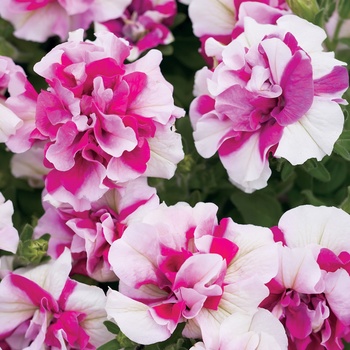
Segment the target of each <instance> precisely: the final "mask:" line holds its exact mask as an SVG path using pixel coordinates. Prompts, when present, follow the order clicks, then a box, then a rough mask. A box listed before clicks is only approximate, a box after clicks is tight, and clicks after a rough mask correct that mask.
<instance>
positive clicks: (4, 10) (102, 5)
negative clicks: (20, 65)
mask: <svg viewBox="0 0 350 350" xmlns="http://www.w3.org/2000/svg"><path fill="white" fill-rule="evenodd" d="M130 2H131V0H118V1H113V0H2V1H1V2H0V15H1V17H3V18H4V19H6V20H8V21H9V22H11V23H12V24H13V26H14V27H15V31H14V35H15V36H17V37H18V38H21V39H25V40H32V41H37V42H44V41H46V40H47V39H48V38H49V37H51V36H53V35H58V36H59V37H60V38H61V40H65V39H67V37H68V33H69V31H73V30H76V29H78V28H83V29H87V28H88V27H89V26H90V24H91V23H92V22H93V21H108V20H110V19H112V18H116V17H119V16H120V15H121V14H122V13H123V11H124V10H125V8H126V7H127V6H128V5H129V3H130Z"/></svg>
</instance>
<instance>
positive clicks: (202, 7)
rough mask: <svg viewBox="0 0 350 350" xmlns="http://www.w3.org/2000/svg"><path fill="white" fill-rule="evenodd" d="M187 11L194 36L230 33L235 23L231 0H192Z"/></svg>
mask: <svg viewBox="0 0 350 350" xmlns="http://www.w3.org/2000/svg"><path fill="white" fill-rule="evenodd" d="M188 11H189V16H190V18H191V21H192V24H193V32H194V34H195V35H196V36H198V37H201V36H203V35H205V34H211V35H229V34H231V32H232V29H233V27H234V24H235V10H234V7H233V1H232V0H192V1H191V3H190V5H189V8H188Z"/></svg>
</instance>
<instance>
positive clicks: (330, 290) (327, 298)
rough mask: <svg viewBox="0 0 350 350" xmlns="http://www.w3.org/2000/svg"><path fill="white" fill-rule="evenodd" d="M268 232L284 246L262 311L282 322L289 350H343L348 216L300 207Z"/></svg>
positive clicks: (348, 316) (349, 281)
mask: <svg viewBox="0 0 350 350" xmlns="http://www.w3.org/2000/svg"><path fill="white" fill-rule="evenodd" d="M272 231H273V232H274V234H275V239H276V240H277V241H281V242H283V246H279V247H278V249H279V257H280V258H279V271H278V274H277V276H276V277H275V278H273V279H272V281H270V282H269V283H268V287H269V289H270V295H269V297H268V298H266V299H265V300H264V301H263V303H262V304H261V306H263V307H265V308H267V309H268V310H270V311H271V312H272V313H273V314H274V315H275V316H276V317H277V318H279V320H280V321H281V322H282V324H283V325H284V327H285V329H286V332H287V335H288V340H289V348H290V349H298V350H305V349H318V348H321V347H322V348H324V349H329V350H330V349H332V350H335V349H343V340H346V341H349V340H350V301H349V297H348V291H349V288H350V215H349V214H347V213H345V212H344V211H342V210H341V209H338V208H335V207H313V206H310V205H304V206H300V207H297V208H294V209H291V210H289V211H288V212H286V213H285V214H284V215H283V216H282V217H281V219H280V221H279V223H278V227H274V228H272Z"/></svg>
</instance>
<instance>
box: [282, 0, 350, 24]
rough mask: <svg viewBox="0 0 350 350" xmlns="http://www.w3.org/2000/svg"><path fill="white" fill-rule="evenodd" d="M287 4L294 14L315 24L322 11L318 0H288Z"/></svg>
mask: <svg viewBox="0 0 350 350" xmlns="http://www.w3.org/2000/svg"><path fill="white" fill-rule="evenodd" d="M286 2H287V4H288V6H289V7H290V9H291V10H292V11H293V13H295V14H296V15H297V16H299V17H301V18H304V19H306V20H307V21H309V22H313V21H314V19H315V16H316V14H317V13H318V12H319V11H320V9H319V7H318V4H317V1H316V0H286ZM344 2H345V1H344Z"/></svg>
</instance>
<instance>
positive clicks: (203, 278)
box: [106, 202, 277, 348]
mask: <svg viewBox="0 0 350 350" xmlns="http://www.w3.org/2000/svg"><path fill="white" fill-rule="evenodd" d="M216 211H217V207H216V206H215V205H213V204H211V203H198V204H197V205H196V206H195V207H193V208H192V207H191V206H189V205H188V204H187V203H182V202H179V203H177V204H176V205H174V206H170V207H167V206H166V205H164V204H161V205H160V206H159V208H158V209H156V210H153V211H150V212H149V213H147V214H146V215H145V216H144V218H143V220H142V221H140V222H132V223H130V225H129V226H128V227H127V229H126V230H125V232H124V234H123V236H122V237H121V239H119V240H117V241H115V242H114V243H113V244H112V247H111V249H110V252H109V262H110V264H111V265H112V268H113V271H114V272H115V273H116V275H117V276H118V277H119V280H120V281H119V291H114V290H110V291H109V292H108V296H107V305H106V310H107V313H108V316H109V317H110V318H112V319H114V320H115V321H116V323H117V325H118V326H119V327H120V329H121V331H122V332H123V333H124V334H125V335H126V336H127V337H129V338H130V339H131V340H133V341H135V342H138V343H141V344H151V343H155V342H159V341H162V340H165V339H167V338H169V337H170V335H171V334H172V333H173V332H174V330H175V328H176V327H177V325H178V324H179V323H182V322H186V326H185V328H184V330H183V335H184V336H186V337H189V338H195V339H203V341H204V342H205V344H207V346H208V347H209V348H211V347H212V346H214V345H213V344H217V343H218V340H219V329H220V324H221V323H222V322H223V321H224V320H225V319H226V318H227V317H228V316H229V315H230V314H234V313H236V312H242V311H243V312H248V313H251V312H255V311H256V310H257V306H258V304H259V303H260V302H259V300H263V299H264V298H265V297H264V295H266V289H265V288H266V287H265V285H264V283H266V282H267V281H269V280H270V279H271V278H272V277H273V276H274V275H275V273H276V267H277V266H276V262H277V261H276V255H275V253H276V251H277V250H276V249H275V248H276V245H275V243H273V241H272V236H271V232H270V233H269V232H268V230H266V229H265V228H262V227H254V226H250V225H246V226H245V225H238V224H236V223H234V222H233V221H232V220H231V219H223V220H222V221H221V222H220V223H218V222H217V218H216Z"/></svg>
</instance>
